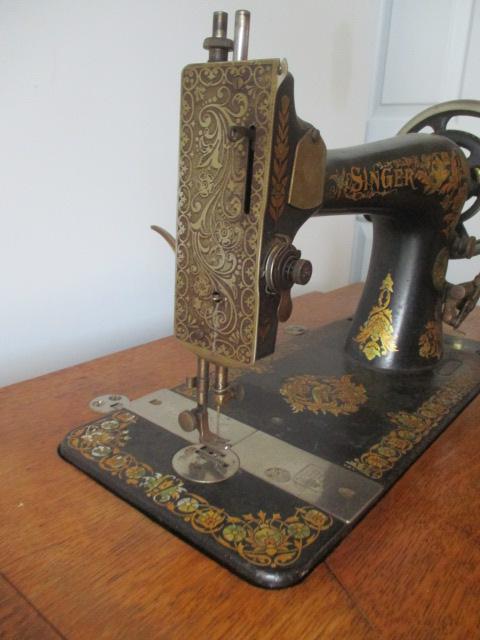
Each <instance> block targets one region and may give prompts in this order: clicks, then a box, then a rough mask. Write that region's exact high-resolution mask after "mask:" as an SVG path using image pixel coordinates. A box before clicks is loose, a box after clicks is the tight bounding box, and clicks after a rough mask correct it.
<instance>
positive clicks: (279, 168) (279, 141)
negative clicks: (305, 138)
mask: <svg viewBox="0 0 480 640" xmlns="http://www.w3.org/2000/svg"><path fill="white" fill-rule="evenodd" d="M289 111H290V98H289V97H288V96H287V95H283V96H282V97H281V99H280V109H279V112H278V128H277V132H276V136H275V145H274V147H273V168H272V194H271V197H270V206H269V209H268V213H269V214H270V217H271V218H272V219H273V220H275V222H276V221H277V220H278V219H279V218H280V216H281V215H282V213H283V209H284V208H285V202H286V200H287V187H288V172H287V168H288V150H289V148H288V118H289Z"/></svg>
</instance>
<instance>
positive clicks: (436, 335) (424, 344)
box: [418, 320, 442, 359]
mask: <svg viewBox="0 0 480 640" xmlns="http://www.w3.org/2000/svg"><path fill="white" fill-rule="evenodd" d="M418 347H419V350H418V353H419V354H420V356H421V357H422V358H437V359H438V358H440V356H441V355H442V329H441V324H440V323H439V322H435V320H430V321H429V322H427V324H426V325H425V330H424V332H423V333H422V335H421V336H420V338H419V339H418Z"/></svg>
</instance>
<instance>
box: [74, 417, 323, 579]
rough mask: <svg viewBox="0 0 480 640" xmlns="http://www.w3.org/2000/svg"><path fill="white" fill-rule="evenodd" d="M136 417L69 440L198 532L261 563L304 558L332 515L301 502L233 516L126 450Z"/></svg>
mask: <svg viewBox="0 0 480 640" xmlns="http://www.w3.org/2000/svg"><path fill="white" fill-rule="evenodd" d="M136 420H137V417H136V416H135V415H133V414H131V413H129V412H127V411H120V412H117V413H115V414H113V415H112V417H109V418H107V419H104V420H100V421H98V422H95V423H93V424H89V425H87V426H84V427H79V428H78V429H75V430H74V431H72V433H71V434H70V435H69V437H68V444H69V445H70V447H72V449H75V450H76V451H79V452H80V453H81V454H82V455H83V456H84V457H85V458H87V459H88V460H93V461H95V462H97V463H98V465H99V467H100V468H101V469H103V470H104V471H107V472H108V473H110V474H111V475H112V476H117V477H118V478H119V479H122V480H124V481H125V482H126V483H127V484H129V485H133V486H135V487H138V488H139V489H141V490H143V492H144V493H145V495H146V496H147V497H148V498H150V499H151V500H152V501H153V502H154V503H155V504H156V505H157V506H159V507H161V508H163V509H167V510H168V511H169V512H170V513H172V514H173V515H175V516H178V517H179V518H181V519H182V520H183V521H184V522H186V523H188V524H189V525H190V526H191V527H192V529H193V530H194V531H195V532H196V533H199V534H205V535H209V536H211V537H212V538H213V539H214V540H215V541H216V542H218V544H220V545H222V546H223V547H225V548H227V549H229V550H230V551H232V552H234V553H237V554H238V555H239V556H240V557H242V558H243V559H244V560H246V561H247V562H249V563H251V564H254V565H256V566H260V567H272V568H279V567H287V566H290V565H292V564H293V563H294V562H296V560H298V559H299V558H300V556H301V555H302V553H303V551H304V550H305V549H306V548H307V547H309V546H311V545H312V544H313V543H314V542H315V541H316V540H317V539H318V537H319V535H320V533H321V532H322V531H325V530H326V529H328V528H330V527H331V526H332V524H333V521H332V518H330V516H328V515H326V514H324V513H323V512H322V511H319V510H318V509H315V508H314V507H309V506H305V507H297V508H295V512H294V513H293V514H292V515H290V516H288V517H282V516H281V515H280V514H279V513H273V514H271V515H270V516H269V515H267V513H266V512H264V511H259V512H258V513H257V514H256V515H254V514H251V513H247V514H244V515H241V516H234V515H230V514H229V513H227V512H226V511H225V510H224V509H221V508H218V507H215V506H213V505H211V504H210V503H209V502H208V501H207V500H205V498H203V497H202V496H199V495H197V494H195V493H191V492H190V491H188V490H187V488H186V487H185V486H184V483H183V481H182V480H181V479H180V478H177V477H176V476H175V475H173V474H163V473H160V472H158V471H155V470H154V469H153V468H152V467H151V466H150V465H148V464H144V463H142V462H139V461H138V460H137V459H136V458H135V457H134V456H132V455H131V454H129V453H127V452H125V451H123V447H124V446H125V445H126V444H127V443H128V441H129V440H130V438H131V436H130V429H131V428H132V427H133V426H134V424H135V422H136Z"/></svg>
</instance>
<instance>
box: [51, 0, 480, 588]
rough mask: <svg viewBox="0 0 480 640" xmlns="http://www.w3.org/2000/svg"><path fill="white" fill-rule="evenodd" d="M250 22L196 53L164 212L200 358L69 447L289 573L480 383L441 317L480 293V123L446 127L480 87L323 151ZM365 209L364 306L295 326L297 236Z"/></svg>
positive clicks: (476, 364) (397, 471)
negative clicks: (251, 37)
mask: <svg viewBox="0 0 480 640" xmlns="http://www.w3.org/2000/svg"><path fill="white" fill-rule="evenodd" d="M248 30H249V14H248V12H246V11H239V12H237V14H236V23H235V38H234V40H233V41H232V40H230V39H228V37H227V14H225V13H223V12H216V13H215V14H214V19H213V33H212V36H211V37H209V38H207V39H206V40H205V43H204V47H205V48H206V49H207V50H208V56H209V60H208V62H206V63H199V64H191V65H188V66H187V67H186V68H185V69H184V70H183V73H182V78H181V89H182V92H181V115H180V169H179V176H180V178H179V179H180V183H179V202H178V216H177V235H176V239H174V238H172V236H170V234H168V232H166V231H165V230H163V229H161V228H158V227H155V228H156V229H157V230H158V231H159V232H160V233H161V234H162V235H163V237H164V238H165V239H166V240H167V241H168V242H169V244H170V245H171V246H172V248H174V249H175V251H176V293H175V335H176V337H177V338H178V340H179V341H180V342H181V343H182V344H183V345H184V346H185V347H186V348H187V349H190V350H191V351H192V352H193V353H194V354H195V355H196V357H197V362H198V366H197V375H196V376H195V377H190V378H188V380H187V382H186V383H185V384H181V385H179V386H178V387H177V388H175V389H174V390H166V389H163V390H160V391H154V392H152V393H151V394H149V395H147V396H145V397H143V398H140V399H138V400H133V401H129V400H128V399H127V398H126V397H123V396H115V395H114V396H109V397H108V396H105V397H100V398H97V399H96V400H95V401H93V403H92V405H91V406H92V408H94V409H96V410H99V411H100V412H108V415H104V416H103V417H102V418H101V419H99V420H93V421H92V422H90V423H89V424H88V425H85V426H82V427H79V428H78V429H75V430H74V431H73V432H71V433H70V434H69V435H68V436H67V437H66V438H65V440H64V441H63V443H62V444H61V448H60V452H61V455H62V456H64V457H65V458H66V459H67V460H69V461H70V462H72V463H73V464H75V465H77V466H78V467H80V468H81V469H82V470H83V471H85V472H87V473H88V474H90V475H91V476H93V477H94V478H95V479H96V480H98V481H99V482H101V483H102V484H104V485H105V486H107V487H108V488H109V489H110V490H112V491H114V492H115V493H116V494H118V495H119V496H120V497H122V498H124V499H125V500H127V501H128V502H130V503H131V504H133V505H134V506H136V507H137V508H139V509H141V510H142V511H144V512H145V513H147V514H148V515H149V516H150V517H152V518H153V519H154V520H156V521H158V522H159V523H161V524H162V525H164V526H166V527H168V528H169V529H171V530H172V531H174V532H176V533H177V534H179V535H180V536H182V537H183V538H185V539H186V540H188V541H189V542H191V543H193V544H194V545H195V546H197V547H198V548H199V549H201V550H202V551H204V552H206V553H207V554H209V555H210V556H212V557H213V558H215V559H217V560H218V561H219V562H221V563H222V564H224V565H226V566H227V567H229V568H230V569H232V570H233V571H235V572H236V573H238V574H239V575H240V576H242V577H244V578H246V579H247V580H249V581H251V582H253V583H255V584H257V585H261V586H265V587H271V588H274V587H282V586H288V585H291V584H294V583H296V582H298V581H299V580H300V579H301V578H303V577H304V576H305V575H306V574H307V573H308V572H309V571H310V570H311V569H312V568H313V567H314V566H315V565H316V564H317V563H318V562H319V561H321V560H322V559H323V558H324V557H325V555H326V554H327V553H328V552H329V551H330V550H331V549H332V548H333V547H334V546H335V545H336V544H338V542H339V541H340V540H341V539H342V538H343V537H344V536H345V535H346V534H347V533H348V531H349V530H350V529H351V528H352V527H353V526H354V525H355V524H356V523H357V522H358V521H359V519H360V518H361V517H362V516H363V515H364V514H365V513H366V511H367V510H368V509H370V508H371V507H372V505H373V504H374V503H375V502H376V501H377V500H378V499H379V498H380V497H381V496H382V495H383V494H384V493H385V492H386V491H387V490H388V489H389V488H390V487H391V486H392V484H393V483H394V482H395V481H396V480H397V479H398V478H399V477H400V476H401V474H402V473H403V472H404V471H405V470H406V469H407V468H408V467H409V466H410V465H411V464H412V463H413V462H414V460H415V459H416V458H418V456H419V455H421V453H422V452H423V451H424V450H425V449H426V447H428V445H429V444H430V443H431V442H432V441H433V440H434V439H435V438H436V437H437V436H438V435H439V433H441V431H442V430H443V429H444V428H445V427H446V426H447V425H448V424H449V423H450V422H451V421H452V420H453V418H454V417H455V416H456V415H457V414H458V413H459V412H460V411H461V410H462V408H463V407H464V406H465V405H466V404H467V403H468V402H469V401H470V400H471V399H472V398H473V397H474V396H475V395H476V394H477V392H478V390H479V387H480V351H479V345H478V344H476V343H474V342H471V341H468V340H466V339H464V338H461V337H459V335H458V334H457V335H454V336H453V337H448V336H447V337H444V336H443V334H442V322H446V323H447V324H449V325H451V326H452V327H455V328H457V327H458V326H459V325H460V323H461V322H462V321H463V320H464V318H465V317H466V315H467V314H468V313H469V312H470V311H471V310H472V309H473V308H474V307H475V305H476V302H477V301H478V299H479V296H480V276H477V277H476V278H475V279H474V280H472V282H468V283H462V284H460V285H458V284H457V285H454V284H451V283H449V282H447V280H446V271H447V266H448V263H449V260H451V259H460V258H470V257H472V256H473V255H477V254H478V253H480V243H479V241H477V240H476V239H475V238H473V237H470V236H469V235H468V233H467V232H466V230H465V227H464V224H463V223H464V222H465V220H467V219H468V218H469V217H471V216H472V215H473V214H474V213H475V212H476V211H477V210H478V208H479V196H480V139H478V138H477V137H475V136H474V135H472V134H470V133H467V132H465V131H460V130H455V129H449V128H448V126H447V125H448V123H449V121H450V120H451V119H452V118H453V117H454V116H457V115H472V116H477V117H478V116H479V115H480V103H478V102H474V101H461V102H458V103H445V104H443V105H438V106H436V107H433V108H430V109H427V110H426V111H424V112H423V113H421V114H420V115H419V116H418V117H416V118H414V119H413V120H412V121H411V122H410V123H408V124H407V125H406V126H405V127H404V128H403V129H402V131H401V132H400V135H398V136H396V137H394V138H391V139H388V140H384V141H381V142H375V143H371V144H365V145H361V146H357V147H351V148H347V149H339V150H334V151H331V152H330V151H329V152H327V151H326V148H325V144H324V143H323V140H322V137H321V135H320V133H319V131H318V130H317V129H316V128H315V127H314V126H312V125H310V124H308V123H306V122H304V121H302V120H301V119H299V118H298V117H297V115H296V110H295V103H294V90H293V77H292V75H291V74H290V73H289V71H288V69H287V64H286V62H285V61H281V60H278V59H268V60H248V58H247V46H248ZM232 49H233V60H232V61H229V59H228V56H229V53H230V51H231V50H232ZM426 126H429V127H430V128H431V129H433V131H434V133H433V135H432V134H426V133H418V131H420V130H422V129H423V128H424V127H426ZM472 198H473V204H471V205H470V206H469V208H468V209H467V210H464V203H465V202H466V201H467V200H469V199H472ZM359 212H360V213H364V214H366V215H368V216H369V217H370V220H371V223H372V225H373V238H374V239H373V250H372V256H371V264H370V270H369V273H368V278H367V281H366V283H365V287H364V290H363V295H362V297H361V300H360V303H359V305H358V308H357V310H356V313H355V315H354V316H353V318H348V319H345V320H343V321H340V322H336V323H334V324H331V325H328V326H325V327H322V328H320V329H316V330H312V329H310V330H306V329H305V328H304V327H298V326H292V325H287V329H288V331H287V332H286V334H285V335H284V336H283V338H284V339H283V340H282V341H281V342H280V341H279V342H280V343H279V344H278V345H277V334H278V333H279V323H281V322H286V321H287V320H288V319H289V317H290V314H291V311H292V300H291V295H290V294H291V289H292V286H293V285H294V284H300V285H301V284H305V283H306V282H308V280H309V279H310V276H311V273H312V264H311V263H310V262H309V261H308V260H306V259H304V258H302V256H301V254H300V251H299V250H298V249H297V248H296V247H295V246H294V244H293V241H294V238H295V234H296V233H297V231H298V230H299V228H300V227H301V226H302V225H303V224H305V223H306V222H307V220H308V219H309V218H310V217H311V216H323V215H341V214H351V213H359ZM315 261H316V266H318V265H320V266H321V257H320V256H315ZM315 261H314V262H315ZM153 553H154V551H153Z"/></svg>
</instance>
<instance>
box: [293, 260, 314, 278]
mask: <svg viewBox="0 0 480 640" xmlns="http://www.w3.org/2000/svg"><path fill="white" fill-rule="evenodd" d="M311 277H312V263H311V262H310V260H301V259H299V260H296V261H295V263H294V265H293V269H292V276H291V278H292V282H294V283H295V284H307V282H309V281H310V278H311Z"/></svg>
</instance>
